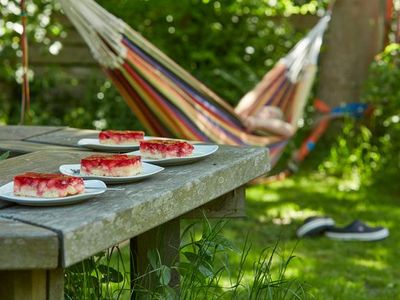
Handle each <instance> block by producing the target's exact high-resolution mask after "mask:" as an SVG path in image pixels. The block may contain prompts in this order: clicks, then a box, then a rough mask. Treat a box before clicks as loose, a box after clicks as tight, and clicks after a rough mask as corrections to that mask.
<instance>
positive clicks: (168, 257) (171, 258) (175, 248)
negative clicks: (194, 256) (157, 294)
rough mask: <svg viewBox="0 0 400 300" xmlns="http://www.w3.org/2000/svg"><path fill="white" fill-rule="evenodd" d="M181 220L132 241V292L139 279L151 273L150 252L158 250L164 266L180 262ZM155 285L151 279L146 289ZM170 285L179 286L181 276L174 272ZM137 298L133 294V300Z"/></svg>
mask: <svg viewBox="0 0 400 300" xmlns="http://www.w3.org/2000/svg"><path fill="white" fill-rule="evenodd" d="M179 219H180V218H176V219H174V220H171V221H169V222H167V223H165V224H163V225H160V226H158V227H156V228H153V229H151V230H149V231H147V232H145V233H142V234H141V235H139V236H137V237H134V238H132V239H131V240H130V250H131V289H132V290H134V287H135V284H137V278H138V277H140V276H141V275H143V274H145V273H146V272H149V271H150V270H149V260H148V258H147V253H148V251H149V250H153V249H157V250H158V251H159V253H160V257H161V263H162V264H163V265H166V266H171V265H173V264H175V263H177V262H178V261H179V246H180V222H179ZM155 284H156V283H155V282H154V277H150V278H149V281H148V282H145V285H146V288H151V287H153V286H154V285H155ZM169 285H170V286H171V287H177V286H178V285H179V274H178V273H177V272H176V271H175V270H173V271H172V276H171V281H170V284H169ZM136 296H137V294H136V293H133V294H132V298H131V299H135V297H136Z"/></svg>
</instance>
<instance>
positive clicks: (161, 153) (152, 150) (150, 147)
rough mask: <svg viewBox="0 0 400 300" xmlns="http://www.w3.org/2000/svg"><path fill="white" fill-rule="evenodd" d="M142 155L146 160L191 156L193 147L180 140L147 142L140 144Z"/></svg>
mask: <svg viewBox="0 0 400 300" xmlns="http://www.w3.org/2000/svg"><path fill="white" fill-rule="evenodd" d="M139 149H140V154H141V155H142V156H143V157H145V158H151V159H161V158H173V157H185V156H189V155H190V154H192V152H193V149H194V147H193V145H191V144H189V143H188V142H185V141H179V140H161V139H159V140H157V139H154V140H147V141H141V142H140V146H139Z"/></svg>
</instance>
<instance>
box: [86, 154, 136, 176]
mask: <svg viewBox="0 0 400 300" xmlns="http://www.w3.org/2000/svg"><path fill="white" fill-rule="evenodd" d="M141 172H142V161H141V159H140V156H136V155H126V154H115V155H91V156H88V157H85V158H83V159H82V160H81V175H91V176H109V177H127V176H133V175H137V174H139V173H141Z"/></svg>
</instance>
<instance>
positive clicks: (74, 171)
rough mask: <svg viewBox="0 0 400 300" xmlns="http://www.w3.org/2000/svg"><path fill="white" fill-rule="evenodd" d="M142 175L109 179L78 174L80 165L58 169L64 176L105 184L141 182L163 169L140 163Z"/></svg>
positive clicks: (108, 177)
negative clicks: (97, 180)
mask: <svg viewBox="0 0 400 300" xmlns="http://www.w3.org/2000/svg"><path fill="white" fill-rule="evenodd" d="M142 168H143V170H142V173H140V174H137V175H133V176H128V177H110V176H88V175H81V174H80V169H81V165H80V164H74V165H61V166H60V167H59V170H60V172H61V173H62V174H65V175H71V176H78V177H82V178H86V179H99V180H102V181H104V182H106V183H110V184H111V183H112V184H114V183H128V182H135V181H138V180H142V179H144V178H146V177H149V176H151V175H154V174H157V173H158V172H161V171H162V170H164V168H162V167H159V166H155V165H151V164H147V163H142Z"/></svg>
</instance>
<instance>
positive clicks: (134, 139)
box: [99, 130, 144, 146]
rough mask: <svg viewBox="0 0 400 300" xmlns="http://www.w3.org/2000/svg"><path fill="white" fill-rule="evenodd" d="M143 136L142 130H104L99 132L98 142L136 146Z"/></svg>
mask: <svg viewBox="0 0 400 300" xmlns="http://www.w3.org/2000/svg"><path fill="white" fill-rule="evenodd" d="M143 138H144V132H143V131H130V130H104V131H102V132H100V133H99V141H100V144H109V145H135V146H136V145H139V141H141V140H143Z"/></svg>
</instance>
